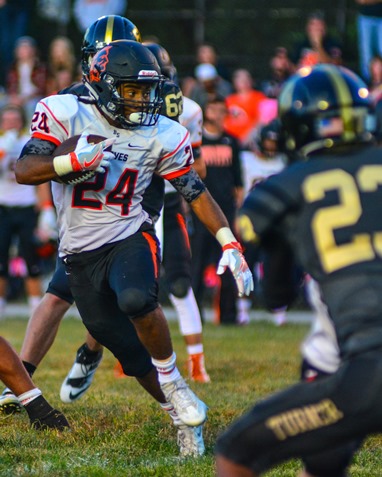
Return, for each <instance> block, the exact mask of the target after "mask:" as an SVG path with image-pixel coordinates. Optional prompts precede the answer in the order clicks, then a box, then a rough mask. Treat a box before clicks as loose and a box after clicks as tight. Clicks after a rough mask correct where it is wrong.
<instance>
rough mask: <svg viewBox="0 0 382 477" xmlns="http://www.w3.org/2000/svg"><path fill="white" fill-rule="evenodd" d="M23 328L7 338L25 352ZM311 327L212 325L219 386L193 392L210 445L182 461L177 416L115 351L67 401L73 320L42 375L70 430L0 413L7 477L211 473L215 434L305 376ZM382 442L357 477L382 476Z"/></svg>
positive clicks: (212, 369)
mask: <svg viewBox="0 0 382 477" xmlns="http://www.w3.org/2000/svg"><path fill="white" fill-rule="evenodd" d="M170 326H171V330H172V336H173V342H174V348H175V350H176V352H177V355H178V365H179V367H180V368H181V369H183V366H184V364H185V360H186V353H185V346H184V345H183V341H182V338H181V336H180V334H179V331H178V328H177V325H176V324H175V323H171V324H170ZM25 328H26V321H25V320H22V319H20V320H17V319H12V320H5V321H2V322H0V334H1V335H3V336H4V337H5V338H7V339H8V340H9V341H10V342H11V343H12V344H13V345H14V346H15V348H16V349H17V350H19V349H20V346H21V343H22V339H23V336H24V332H25ZM306 331H307V326H305V325H292V324H288V325H287V326H285V327H282V328H275V327H274V326H273V325H272V324H270V323H265V322H259V323H253V324H251V325H249V326H248V327H244V328H240V327H215V326H214V325H212V324H206V325H205V329H204V342H205V350H206V362H207V367H208V371H209V373H210V375H211V378H212V383H211V384H208V385H203V384H198V385H197V384H193V385H192V388H193V389H194V390H195V391H196V392H197V393H198V395H199V396H200V397H201V398H202V399H203V400H204V401H205V402H206V403H207V404H208V405H209V407H210V411H209V417H208V421H207V424H206V426H205V431H204V436H205V443H206V448H207V451H206V454H205V456H203V457H202V458H200V459H198V460H195V459H188V460H181V459H179V458H178V457H177V455H178V450H177V445H176V432H175V431H174V428H173V427H172V425H171V424H170V420H169V418H168V417H167V416H166V415H165V414H164V413H163V412H162V411H161V410H160V409H159V407H158V405H157V404H156V402H154V401H153V400H152V398H150V397H149V396H148V395H147V394H146V393H145V392H143V391H142V389H141V388H140V387H139V386H138V384H137V383H136V381H135V380H134V379H131V378H122V379H115V378H114V376H113V367H114V363H115V360H114V358H113V356H112V355H111V354H110V353H109V352H108V351H107V352H105V355H104V356H105V357H104V360H103V362H102V364H101V366H100V368H99V370H98V371H97V374H96V376H95V380H94V383H93V385H92V387H91V388H90V390H89V391H88V393H87V394H86V395H85V396H84V397H83V399H81V400H79V401H77V402H76V403H74V404H63V403H61V402H60V399H59V395H58V393H59V388H60V386H61V382H62V380H63V378H64V377H65V375H66V373H67V371H68V370H69V368H70V367H71V365H72V363H73V359H74V356H75V353H76V350H77V348H78V347H79V345H80V344H81V343H82V342H83V339H84V336H85V332H84V328H83V326H82V324H81V322H80V321H79V320H77V319H71V318H67V319H65V320H64V321H63V323H62V325H61V328H60V331H59V334H58V336H57V339H56V342H55V344H54V346H53V348H52V349H51V350H50V352H49V353H48V355H47V356H46V358H45V359H44V361H43V362H42V364H41V365H40V367H39V369H38V370H37V372H36V374H35V377H34V381H35V383H36V384H37V385H38V386H39V387H41V389H42V390H43V392H44V394H45V396H46V397H47V399H48V400H49V401H50V402H51V403H52V404H53V405H54V406H56V407H58V408H59V409H61V410H63V411H64V412H65V414H66V416H67V418H68V419H69V421H70V423H71V426H72V431H71V432H69V433H65V434H64V435H57V434H56V433H52V432H43V433H37V432H35V431H32V430H30V429H29V427H28V424H29V421H28V419H27V416H26V413H25V412H22V413H20V414H18V415H16V416H7V417H1V418H0V477H24V476H38V477H45V476H54V477H64V476H65V477H67V476H68V477H69V476H70V477H71V476H76V477H111V476H113V477H122V476H123V477H146V476H155V477H212V476H214V475H215V474H214V457H213V447H214V443H215V439H216V436H217V434H218V433H219V432H220V431H222V430H223V429H225V428H226V427H227V426H228V425H229V423H230V422H231V421H232V420H233V419H234V418H236V417H237V416H239V415H241V414H242V413H243V412H244V411H245V410H246V409H248V408H249V407H250V406H251V405H252V404H253V403H254V402H255V401H257V400H258V399H260V398H262V397H264V396H266V395H268V394H269V393H271V392H274V391H276V390H278V389H280V388H284V387H286V386H288V385H289V384H292V383H293V382H295V381H296V380H297V379H298V367H299V343H300V341H301V339H302V337H303V336H304V334H305V333H306ZM0 359H1V357H0ZM381 444H382V441H381V438H380V437H379V436H378V437H373V438H370V439H368V440H367V442H366V443H365V445H364V446H363V448H362V449H361V451H360V452H359V454H358V455H357V456H356V459H355V461H354V464H353V465H352V467H351V475H352V476H355V477H361V476H362V477H377V476H378V477H380V476H381V474H382V470H381V469H382V466H381V462H382V445H381ZM300 468H301V464H300V462H299V461H291V462H288V463H286V464H284V465H281V466H278V467H277V468H275V469H273V470H272V471H270V472H269V473H268V474H267V477H270V476H276V477H289V476H294V475H296V472H297V471H298V470H299V469H300Z"/></svg>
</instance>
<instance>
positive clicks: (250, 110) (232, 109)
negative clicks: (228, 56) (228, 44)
mask: <svg viewBox="0 0 382 477" xmlns="http://www.w3.org/2000/svg"><path fill="white" fill-rule="evenodd" d="M232 84H233V87H234V90H235V92H234V93H232V94H230V95H228V96H227V97H226V104H227V107H228V114H227V116H226V118H225V121H224V128H225V130H226V131H227V132H228V133H230V134H232V136H235V138H236V139H238V140H239V142H240V144H241V145H242V146H245V144H246V143H247V142H248V138H249V136H250V134H251V132H252V131H253V130H254V129H255V128H256V126H257V125H258V122H259V117H260V112H259V105H260V103H261V102H262V101H263V100H264V99H266V96H265V94H264V93H262V92H261V91H258V90H256V89H255V88H254V79H253V77H252V75H251V73H250V72H249V71H248V70H246V69H243V68H241V69H237V70H235V71H234V73H233V75H232Z"/></svg>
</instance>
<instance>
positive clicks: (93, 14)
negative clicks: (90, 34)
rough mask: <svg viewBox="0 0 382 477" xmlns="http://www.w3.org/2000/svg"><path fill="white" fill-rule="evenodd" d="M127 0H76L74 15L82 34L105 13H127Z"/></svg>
mask: <svg viewBox="0 0 382 477" xmlns="http://www.w3.org/2000/svg"><path fill="white" fill-rule="evenodd" d="M126 8H127V0H74V3H73V16H74V19H75V20H76V23H77V26H78V28H79V30H80V32H81V33H82V34H84V33H85V31H86V30H87V28H88V27H89V26H90V25H92V24H93V23H94V22H95V21H96V20H97V18H99V17H102V16H104V15H122V16H123V15H125V12H126Z"/></svg>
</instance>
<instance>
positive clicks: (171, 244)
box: [163, 193, 191, 288]
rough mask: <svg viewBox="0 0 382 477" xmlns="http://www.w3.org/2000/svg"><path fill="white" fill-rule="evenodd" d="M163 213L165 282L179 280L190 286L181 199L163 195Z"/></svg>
mask: <svg viewBox="0 0 382 477" xmlns="http://www.w3.org/2000/svg"><path fill="white" fill-rule="evenodd" d="M164 204H165V208H164V211H163V214H164V216H163V230H164V240H163V242H164V244H163V265H164V269H165V276H166V281H167V282H168V283H169V284H170V288H171V284H172V283H174V282H175V281H176V280H178V279H179V278H183V279H186V280H188V283H189V285H188V286H189V287H190V286H191V249H190V242H189V238H188V232H187V226H186V220H185V215H184V209H183V204H182V198H181V196H180V195H179V194H178V193H174V194H172V193H171V194H166V195H165V201H164Z"/></svg>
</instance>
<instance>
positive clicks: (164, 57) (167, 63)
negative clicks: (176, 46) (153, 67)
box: [143, 42, 177, 82]
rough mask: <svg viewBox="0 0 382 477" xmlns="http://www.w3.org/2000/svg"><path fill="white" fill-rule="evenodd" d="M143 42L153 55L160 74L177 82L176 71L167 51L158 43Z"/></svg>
mask: <svg viewBox="0 0 382 477" xmlns="http://www.w3.org/2000/svg"><path fill="white" fill-rule="evenodd" d="M143 44H144V45H145V47H146V48H148V49H149V50H150V51H151V53H152V54H153V55H154V56H155V58H156V60H157V62H158V65H159V67H160V69H161V72H162V75H163V76H165V77H166V78H167V79H169V80H171V81H174V82H177V71H176V68H175V66H174V63H173V62H172V60H171V57H170V55H169V53H168V51H167V50H166V49H165V48H163V46H161V45H158V43H152V42H144V43H143Z"/></svg>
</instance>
